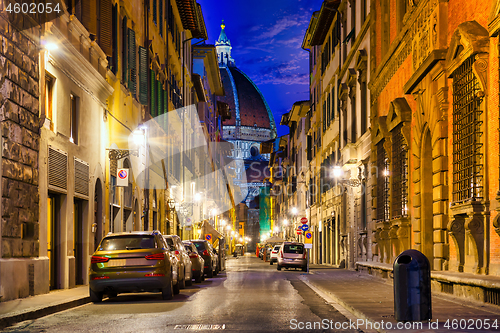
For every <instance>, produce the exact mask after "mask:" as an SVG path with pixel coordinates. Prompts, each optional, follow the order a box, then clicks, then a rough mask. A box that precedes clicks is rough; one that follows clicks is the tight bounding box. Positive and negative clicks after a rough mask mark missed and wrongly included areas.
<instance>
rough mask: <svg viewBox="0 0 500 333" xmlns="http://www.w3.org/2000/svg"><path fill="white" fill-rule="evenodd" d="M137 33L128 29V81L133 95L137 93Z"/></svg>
mask: <svg viewBox="0 0 500 333" xmlns="http://www.w3.org/2000/svg"><path fill="white" fill-rule="evenodd" d="M135 52H136V50H135V31H134V30H132V29H128V68H129V79H128V89H129V90H130V92H131V93H132V94H135V91H136V76H137V72H136V70H137V69H136V64H135V63H136V59H135Z"/></svg>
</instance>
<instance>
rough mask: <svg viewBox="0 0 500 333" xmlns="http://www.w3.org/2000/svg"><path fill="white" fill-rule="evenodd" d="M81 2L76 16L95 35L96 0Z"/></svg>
mask: <svg viewBox="0 0 500 333" xmlns="http://www.w3.org/2000/svg"><path fill="white" fill-rule="evenodd" d="M80 2H81V13H80V14H81V15H80V17H78V18H79V19H80V22H82V24H83V26H84V27H85V28H86V29H87V31H88V32H89V33H90V34H92V35H97V4H96V0H87V1H80Z"/></svg>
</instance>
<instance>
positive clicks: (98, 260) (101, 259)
mask: <svg viewBox="0 0 500 333" xmlns="http://www.w3.org/2000/svg"><path fill="white" fill-rule="evenodd" d="M108 261H109V258H106V257H99V256H92V258H91V259H90V263H91V264H98V263H101V262H108Z"/></svg>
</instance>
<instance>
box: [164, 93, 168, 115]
mask: <svg viewBox="0 0 500 333" xmlns="http://www.w3.org/2000/svg"><path fill="white" fill-rule="evenodd" d="M167 112H168V91H167V90H163V113H167Z"/></svg>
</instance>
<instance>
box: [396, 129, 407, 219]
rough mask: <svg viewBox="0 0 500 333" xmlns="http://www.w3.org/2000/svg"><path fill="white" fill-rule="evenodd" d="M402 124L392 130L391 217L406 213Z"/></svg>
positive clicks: (405, 155)
mask: <svg viewBox="0 0 500 333" xmlns="http://www.w3.org/2000/svg"><path fill="white" fill-rule="evenodd" d="M402 128H403V124H399V125H398V126H396V127H395V128H394V129H393V130H392V217H393V218H398V217H404V216H407V215H408V145H407V144H406V142H405V139H404V137H403V133H402Z"/></svg>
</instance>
